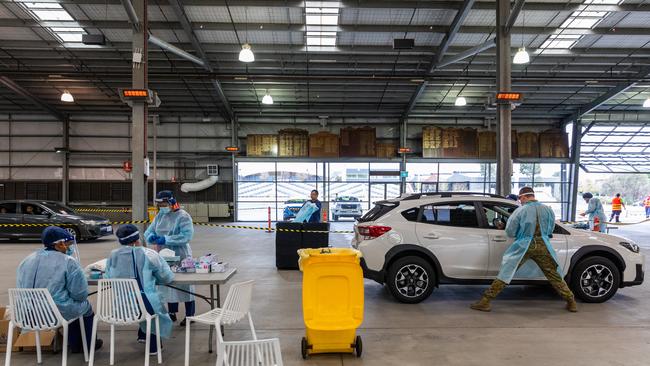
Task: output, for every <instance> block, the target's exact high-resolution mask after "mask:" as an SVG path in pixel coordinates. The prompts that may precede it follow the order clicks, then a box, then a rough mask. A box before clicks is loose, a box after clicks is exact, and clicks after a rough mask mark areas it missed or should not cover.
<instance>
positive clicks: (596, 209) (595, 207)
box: [585, 197, 607, 232]
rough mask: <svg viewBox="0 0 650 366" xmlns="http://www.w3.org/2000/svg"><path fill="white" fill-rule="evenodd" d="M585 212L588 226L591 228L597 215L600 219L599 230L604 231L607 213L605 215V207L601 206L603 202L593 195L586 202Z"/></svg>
mask: <svg viewBox="0 0 650 366" xmlns="http://www.w3.org/2000/svg"><path fill="white" fill-rule="evenodd" d="M585 214H587V215H589V228H591V229H592V230H593V228H594V220H595V219H596V217H597V218H598V220H599V221H600V231H601V232H605V231H606V225H607V224H606V222H607V215H605V209H604V208H603V204H602V202H600V200H599V199H597V198H595V197H592V198H590V199H589V203H588V204H587V211H585Z"/></svg>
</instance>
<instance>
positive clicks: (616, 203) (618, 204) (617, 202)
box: [612, 197, 623, 211]
mask: <svg viewBox="0 0 650 366" xmlns="http://www.w3.org/2000/svg"><path fill="white" fill-rule="evenodd" d="M622 204H623V200H622V199H621V198H620V197H614V199H613V200H612V210H613V211H620V210H622V209H623V207H622Z"/></svg>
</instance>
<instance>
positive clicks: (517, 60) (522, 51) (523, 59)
mask: <svg viewBox="0 0 650 366" xmlns="http://www.w3.org/2000/svg"><path fill="white" fill-rule="evenodd" d="M529 62H530V55H528V52H527V51H526V47H520V48H519V51H517V53H515V57H513V58H512V63H513V64H516V65H521V64H527V63H529Z"/></svg>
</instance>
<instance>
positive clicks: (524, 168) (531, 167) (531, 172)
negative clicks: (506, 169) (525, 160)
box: [519, 163, 542, 178]
mask: <svg viewBox="0 0 650 366" xmlns="http://www.w3.org/2000/svg"><path fill="white" fill-rule="evenodd" d="M541 172H542V167H541V166H540V165H539V164H533V163H529V164H520V165H519V173H521V174H522V175H523V176H525V177H529V178H533V176H535V175H539V174H540V173H541Z"/></svg>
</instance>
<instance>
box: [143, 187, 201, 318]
mask: <svg viewBox="0 0 650 366" xmlns="http://www.w3.org/2000/svg"><path fill="white" fill-rule="evenodd" d="M156 204H157V205H158V214H157V215H156V217H155V218H154V220H153V222H152V223H151V225H149V227H148V228H147V230H146V231H145V232H144V237H145V239H146V240H147V242H149V243H151V244H155V245H156V250H157V251H161V250H162V249H164V248H169V249H171V250H173V251H174V253H176V255H177V256H179V257H180V258H181V260H182V259H185V258H187V257H192V249H191V248H190V240H192V237H193V236H194V226H193V224H192V216H190V214H188V213H187V212H186V211H185V210H183V209H181V207H180V205H179V204H178V202H176V199H175V198H174V195H173V194H172V192H171V191H160V192H158V194H157V195H156ZM175 287H177V288H179V289H181V290H183V291H178V290H175V289H171V288H166V289H165V294H164V295H163V297H164V299H165V300H166V301H167V309H168V310H169V316H170V318H171V319H172V321H176V319H177V318H176V313H177V312H178V303H179V302H184V303H185V317H188V316H194V313H195V311H196V303H195V302H194V295H192V293H194V286H192V285H178V286H175ZM185 322H186V319H183V321H182V322H181V326H184V325H185Z"/></svg>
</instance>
